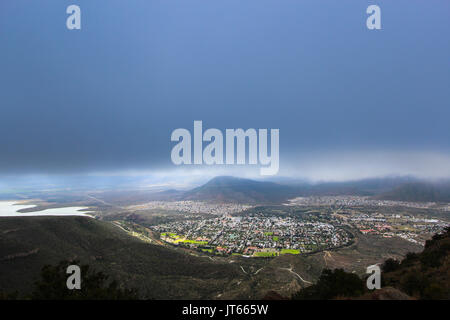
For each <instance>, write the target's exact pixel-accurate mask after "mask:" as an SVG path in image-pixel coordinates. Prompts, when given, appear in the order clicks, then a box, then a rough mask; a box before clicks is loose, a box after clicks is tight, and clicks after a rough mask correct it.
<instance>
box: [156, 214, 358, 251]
mask: <svg viewBox="0 0 450 320" xmlns="http://www.w3.org/2000/svg"><path fill="white" fill-rule="evenodd" d="M152 230H154V231H156V232H159V233H160V237H161V240H163V241H165V242H167V243H170V244H173V245H176V246H185V247H190V248H194V249H198V250H201V251H203V252H209V253H214V254H223V255H229V254H232V255H243V256H246V257H250V256H253V257H272V256H277V255H280V254H286V253H291V254H300V253H308V252H315V251H320V250H325V249H330V248H336V247H340V246H343V245H346V244H348V243H349V242H350V241H351V235H350V234H349V233H348V232H347V231H345V230H344V229H342V228H339V227H336V226H333V225H332V224H329V223H323V222H305V221H302V220H300V219H297V218H291V217H279V216H272V217H265V216H245V217H239V216H237V217H236V216H230V215H223V216H221V217H218V218H214V219H207V220H185V221H179V222H172V223H169V224H163V225H158V226H153V227H152Z"/></svg>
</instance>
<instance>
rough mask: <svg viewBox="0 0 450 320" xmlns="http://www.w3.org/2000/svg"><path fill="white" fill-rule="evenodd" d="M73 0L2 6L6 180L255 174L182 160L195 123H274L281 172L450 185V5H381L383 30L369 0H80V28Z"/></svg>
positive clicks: (0, 160)
mask: <svg viewBox="0 0 450 320" xmlns="http://www.w3.org/2000/svg"><path fill="white" fill-rule="evenodd" d="M71 3H72V2H71V1H52V0H45V1H39V2H37V1H34V2H30V1H24V0H16V1H8V2H2V3H1V4H0V30H1V31H0V34H1V37H0V70H1V72H0V88H1V90H0V177H2V178H1V179H2V182H1V183H0V187H1V186H2V185H6V186H7V185H8V183H9V182H11V181H16V182H17V183H19V182H20V183H22V182H23V183H24V184H26V183H27V181H36V183H37V181H47V180H48V181H49V183H50V184H51V183H55V181H65V179H66V180H67V179H69V180H70V179H72V178H73V177H75V178H73V179H74V180H77V179H78V180H83V179H86V180H89V179H90V178H89V177H91V178H92V179H97V181H98V182H99V183H103V182H102V181H108V179H109V178H108V177H118V176H119V177H120V176H122V177H127V176H129V177H133V176H138V177H142V180H143V181H147V182H148V184H149V185H161V184H162V185H168V184H173V185H185V184H189V183H191V182H192V183H194V182H195V181H197V182H198V181H201V180H202V179H203V180H204V179H207V178H209V177H213V176H216V175H234V176H242V177H249V178H258V174H257V170H258V168H259V167H258V166H249V167H225V166H219V167H208V166H204V167H196V166H190V167H176V166H174V165H173V164H172V163H171V161H170V151H171V148H172V147H173V145H174V144H173V143H172V142H171V141H170V134H171V132H172V130H174V129H176V128H186V129H189V130H192V126H193V121H194V120H202V121H203V124H204V126H205V128H218V129H221V130H225V129H227V128H243V129H247V128H279V129H280V171H279V174H278V176H279V177H290V178H299V179H307V180H308V181H343V180H355V179H363V178H370V177H385V176H415V177H419V178H426V179H439V178H450V143H449V141H450V130H449V129H448V121H449V119H450V90H449V88H450V59H449V57H450V42H449V41H448V30H450V19H448V12H450V2H449V1H445V0H434V1H428V2H424V1H410V0H409V1H406V0H399V1H395V2H393V1H386V0H379V1H377V4H378V5H379V6H380V7H381V9H382V30H380V31H369V30H367V28H366V27H365V19H366V17H367V15H366V14H365V9H366V8H367V6H368V5H369V4H373V3H372V1H365V0H364V1H363V0H362V1H357V2H353V1H339V2H337V1H331V0H324V1H322V2H317V1H313V0H307V1H294V0H287V1H283V2H279V1H278V2H277V1H269V0H258V1H253V0H249V1H240V0H227V1H219V0H216V1H202V0H189V1H183V0H172V1H145V0H135V1H133V2H127V3H125V2H123V1H119V0H97V1H95V2H93V1H85V0H79V1H77V4H78V5H79V6H80V7H81V9H82V17H83V24H82V26H83V27H82V30H80V31H75V32H72V31H68V30H67V29H66V28H65V19H66V17H67V15H66V14H65V9H66V7H67V6H68V5H69V4H71ZM130 17H133V18H132V19H130ZM18 176H20V177H21V178H16V177H18ZM30 177H34V178H30ZM67 177H69V178H67ZM70 177H72V178H70ZM77 177H78V178H77ZM100 177H102V178H100ZM34 179H35V180H34ZM102 179H103V180H102ZM124 179H125V180H126V178H124ZM147 182H146V183H147Z"/></svg>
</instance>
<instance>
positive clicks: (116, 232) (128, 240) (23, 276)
mask: <svg viewBox="0 0 450 320" xmlns="http://www.w3.org/2000/svg"><path fill="white" fill-rule="evenodd" d="M0 230H1V231H0V243H1V246H0V288H1V290H0V291H3V292H12V291H16V290H17V291H19V294H20V295H22V296H23V294H26V293H28V292H30V290H31V288H32V285H33V282H34V281H35V280H36V279H37V277H38V276H39V272H40V270H41V268H42V267H43V266H44V265H46V264H52V265H56V264H57V263H58V262H60V261H61V260H71V259H78V260H80V263H81V264H89V265H90V266H92V267H94V268H95V269H97V270H99V271H104V272H105V273H106V274H107V275H109V276H110V277H111V278H112V279H116V280H117V281H119V282H120V283H124V284H127V285H129V286H130V287H132V288H137V289H139V291H140V293H141V294H142V295H143V296H146V297H150V298H156V299H164V298H166V299H169V298H170V299H174V298H175V299H176V298H183V299H189V298H191V299H198V298H212V297H214V296H216V295H217V294H218V293H219V292H222V291H223V290H224V288H225V287H226V285H227V284H230V283H232V282H233V279H234V278H237V276H238V275H241V274H242V272H241V271H240V270H239V267H238V266H236V265H232V264H226V263H219V262H213V261H211V260H210V259H207V258H200V257H194V256H191V255H188V254H185V253H183V252H180V251H175V250H171V249H168V248H165V247H161V246H156V245H152V244H148V243H144V242H141V241H139V240H137V239H135V238H133V237H131V236H129V235H128V234H126V233H124V232H123V231H121V230H120V229H119V228H118V227H116V226H114V225H112V224H110V223H107V222H102V221H98V220H94V219H91V218H85V217H27V218H2V219H0Z"/></svg>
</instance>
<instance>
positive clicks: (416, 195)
mask: <svg viewBox="0 0 450 320" xmlns="http://www.w3.org/2000/svg"><path fill="white" fill-rule="evenodd" d="M376 198H377V199H382V200H397V201H415V202H450V182H448V181H447V182H439V183H430V182H410V183H405V184H403V185H400V186H398V187H396V188H394V189H393V190H390V191H387V192H384V193H382V194H380V195H378V196H376Z"/></svg>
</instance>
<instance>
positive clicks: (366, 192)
mask: <svg viewBox="0 0 450 320" xmlns="http://www.w3.org/2000/svg"><path fill="white" fill-rule="evenodd" d="M174 194H175V193H174ZM180 194H181V195H180ZM180 194H177V198H178V199H182V200H204V201H215V202H239V203H281V202H284V201H286V200H288V199H291V198H293V197H301V196H303V197H307V196H339V195H358V196H371V197H374V198H375V199H380V200H396V201H414V202H450V182H439V183H433V182H426V181H421V180H418V179H416V178H414V177H388V178H373V179H364V180H357V181H345V182H323V183H316V184H313V183H308V182H305V181H296V180H291V181H290V180H288V179H283V180H281V182H275V180H274V181H267V180H263V181H259V180H250V179H243V178H237V177H231V176H219V177H215V178H213V179H211V180H210V181H209V182H207V183H206V184H204V185H202V186H200V187H197V188H194V189H192V190H190V191H187V192H184V193H180Z"/></svg>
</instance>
